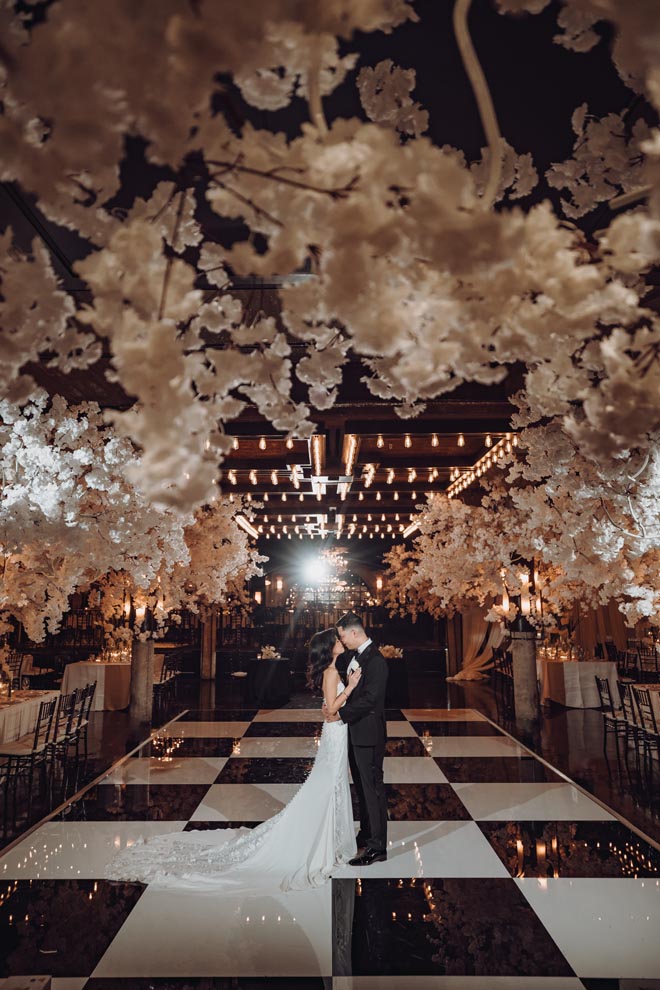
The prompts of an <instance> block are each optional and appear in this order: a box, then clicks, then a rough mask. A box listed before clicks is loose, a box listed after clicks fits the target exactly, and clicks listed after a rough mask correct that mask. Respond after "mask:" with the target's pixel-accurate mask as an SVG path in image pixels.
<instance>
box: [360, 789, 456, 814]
mask: <svg viewBox="0 0 660 990" xmlns="http://www.w3.org/2000/svg"><path fill="white" fill-rule="evenodd" d="M385 792H386V794H387V811H388V815H389V818H390V821H393V822H427V821H469V820H472V816H471V815H470V813H469V812H468V810H467V808H466V807H465V805H464V804H463V802H462V801H461V800H460V798H459V797H458V794H457V793H456V791H455V790H454V789H453V787H452V786H451V785H450V784H386V785H385ZM351 797H352V800H353V814H354V817H355V819H356V821H357V819H358V817H359V814H358V812H359V805H358V799H357V793H356V791H355V785H354V784H351Z"/></svg>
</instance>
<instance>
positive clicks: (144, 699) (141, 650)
mask: <svg viewBox="0 0 660 990" xmlns="http://www.w3.org/2000/svg"><path fill="white" fill-rule="evenodd" d="M153 701H154V641H153V639H147V640H140V639H134V640H133V646H132V662H131V703H130V709H129V710H130V716H131V718H132V719H136V721H138V722H149V723H150V722H151V714H152V709H153Z"/></svg>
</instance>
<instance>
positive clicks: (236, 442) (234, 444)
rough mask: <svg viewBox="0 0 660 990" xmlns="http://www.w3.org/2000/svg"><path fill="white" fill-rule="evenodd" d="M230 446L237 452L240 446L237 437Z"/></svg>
mask: <svg viewBox="0 0 660 990" xmlns="http://www.w3.org/2000/svg"><path fill="white" fill-rule="evenodd" d="M231 446H232V449H233V450H238V448H239V446H240V444H239V442H238V437H234V442H233V443H232V445H231Z"/></svg>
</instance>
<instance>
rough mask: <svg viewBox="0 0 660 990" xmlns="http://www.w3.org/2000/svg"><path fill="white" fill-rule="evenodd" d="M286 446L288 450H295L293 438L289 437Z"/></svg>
mask: <svg viewBox="0 0 660 990" xmlns="http://www.w3.org/2000/svg"><path fill="white" fill-rule="evenodd" d="M286 446H287V450H293V440H292V439H291V437H287V440H286Z"/></svg>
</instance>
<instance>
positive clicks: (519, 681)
mask: <svg viewBox="0 0 660 990" xmlns="http://www.w3.org/2000/svg"><path fill="white" fill-rule="evenodd" d="M511 656H512V659H513V665H512V666H513V698H514V703H515V707H516V718H519V719H525V720H527V721H534V720H535V719H537V718H538V716H539V689H538V683H537V678H536V633H535V632H534V631H533V630H531V631H525V632H516V631H514V632H512V633H511Z"/></svg>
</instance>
